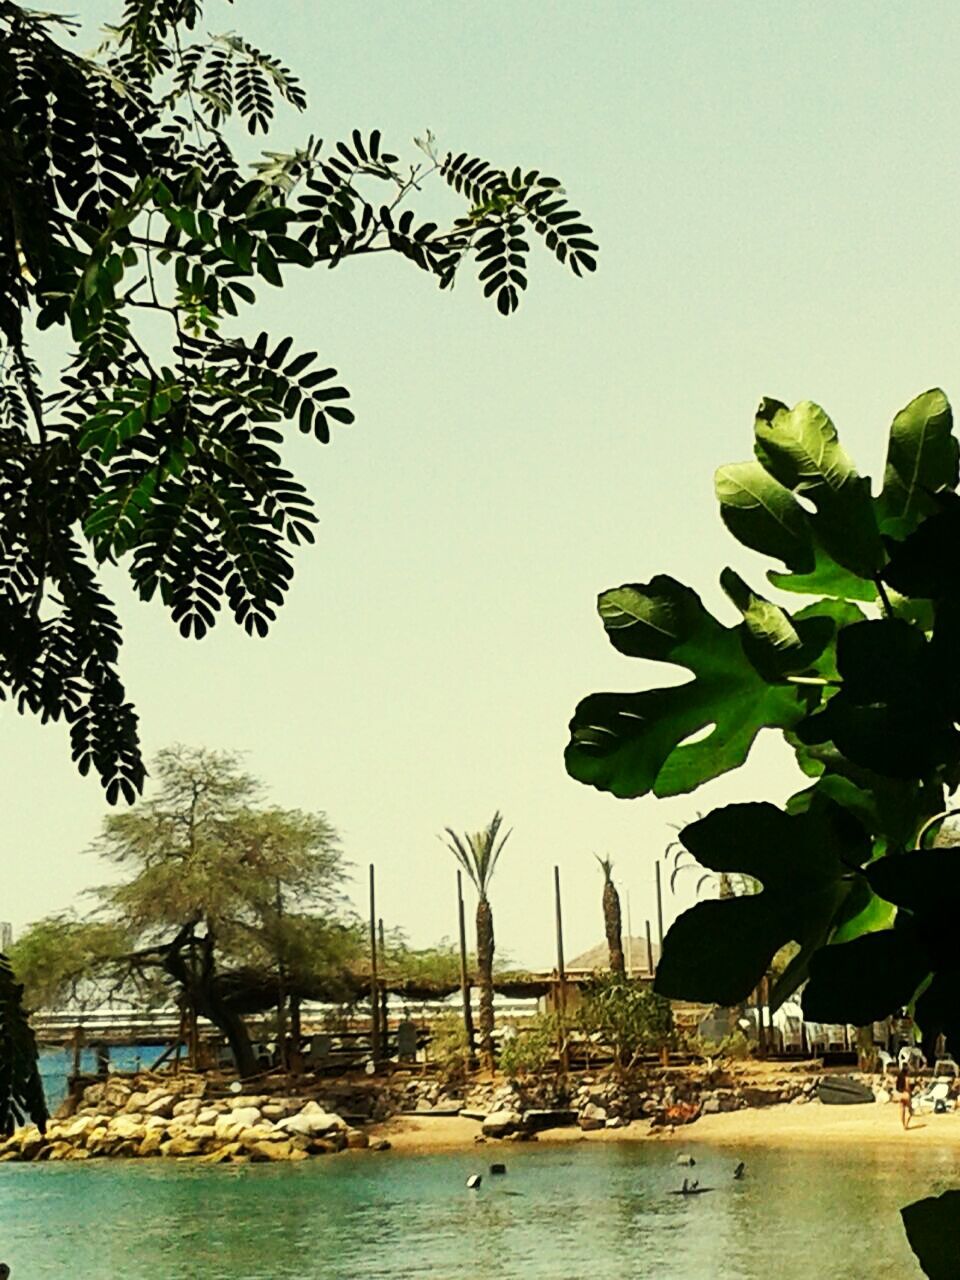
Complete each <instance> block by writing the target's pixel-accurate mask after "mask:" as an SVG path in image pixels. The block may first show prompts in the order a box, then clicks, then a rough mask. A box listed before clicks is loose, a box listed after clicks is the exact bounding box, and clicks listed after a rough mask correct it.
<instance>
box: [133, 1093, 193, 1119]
mask: <svg viewBox="0 0 960 1280" xmlns="http://www.w3.org/2000/svg"><path fill="white" fill-rule="evenodd" d="M176 1102H177V1100H176V1098H175V1097H174V1096H173V1095H172V1094H170V1093H165V1094H164V1095H163V1097H161V1098H155V1099H154V1100H153V1102H148V1103H147V1105H146V1106H145V1107H144V1108H143V1111H144V1114H145V1115H148V1116H163V1117H165V1118H167V1119H169V1118H170V1117H171V1116H172V1115H173V1108H174V1107H175V1106H176ZM185 1118H186V1119H189V1115H188V1116H186V1117H185Z"/></svg>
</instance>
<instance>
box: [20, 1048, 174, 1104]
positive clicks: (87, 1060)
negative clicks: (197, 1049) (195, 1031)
mask: <svg viewBox="0 0 960 1280" xmlns="http://www.w3.org/2000/svg"><path fill="white" fill-rule="evenodd" d="M163 1049H164V1046H163V1045H159V1044H135V1045H120V1046H114V1047H112V1048H111V1050H110V1063H111V1065H112V1066H113V1067H114V1068H115V1069H116V1070H117V1071H137V1070H138V1069H139V1068H140V1067H141V1066H147V1067H149V1066H150V1065H151V1064H152V1063H154V1062H156V1060H157V1058H159V1057H160V1055H161V1053H163ZM39 1057H40V1078H41V1080H42V1081H43V1092H44V1094H45V1095H46V1099H47V1106H48V1107H49V1108H50V1110H51V1111H53V1110H55V1109H56V1107H57V1106H59V1104H60V1103H61V1102H62V1101H63V1100H64V1098H65V1097H66V1096H67V1077H68V1076H69V1074H70V1073H71V1072H72V1071H73V1050H72V1049H49V1048H48V1049H41V1050H40V1055H39ZM80 1070H81V1071H83V1072H86V1073H87V1074H90V1075H93V1074H95V1073H96V1070H97V1055H96V1053H95V1052H94V1051H93V1049H84V1050H82V1051H81V1054H80Z"/></svg>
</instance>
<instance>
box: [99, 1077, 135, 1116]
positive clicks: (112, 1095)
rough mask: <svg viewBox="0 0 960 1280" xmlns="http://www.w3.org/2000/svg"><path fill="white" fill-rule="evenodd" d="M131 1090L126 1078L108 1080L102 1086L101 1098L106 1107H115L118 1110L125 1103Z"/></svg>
mask: <svg viewBox="0 0 960 1280" xmlns="http://www.w3.org/2000/svg"><path fill="white" fill-rule="evenodd" d="M132 1092H133V1086H132V1085H129V1084H127V1082H126V1080H108V1081H107V1082H106V1084H105V1085H104V1086H103V1093H102V1095H101V1099H102V1101H103V1102H105V1103H106V1105H107V1106H108V1107H116V1108H117V1110H119V1109H120V1108H121V1107H123V1106H125V1105H126V1101H127V1099H128V1098H129V1097H130V1094H131V1093H132Z"/></svg>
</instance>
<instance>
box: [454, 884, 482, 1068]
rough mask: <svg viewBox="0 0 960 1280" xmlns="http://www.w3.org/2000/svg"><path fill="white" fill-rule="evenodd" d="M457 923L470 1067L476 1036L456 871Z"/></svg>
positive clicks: (473, 1062) (473, 1058)
mask: <svg viewBox="0 0 960 1280" xmlns="http://www.w3.org/2000/svg"><path fill="white" fill-rule="evenodd" d="M457 923H458V925H459V928H460V999H461V1000H462V1002H463V1029H464V1031H465V1033H466V1036H467V1056H468V1058H469V1061H470V1067H471V1069H473V1068H474V1067H475V1066H476V1064H477V1046H476V1037H475V1035H474V1030H473V1004H472V996H471V994H470V975H469V973H468V971H467V924H466V920H465V918H464V914H463V876H462V875H461V873H460V872H459V871H458V872H457Z"/></svg>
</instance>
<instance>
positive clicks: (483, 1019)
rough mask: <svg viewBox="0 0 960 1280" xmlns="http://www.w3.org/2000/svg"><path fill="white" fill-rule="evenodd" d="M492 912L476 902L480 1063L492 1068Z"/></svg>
mask: <svg viewBox="0 0 960 1280" xmlns="http://www.w3.org/2000/svg"><path fill="white" fill-rule="evenodd" d="M493 945H494V944H493V914H492V912H491V911H490V903H489V902H488V901H487V900H486V898H483V897H482V898H481V899H480V901H479V902H478V903H477V977H478V979H479V986H480V1019H479V1021H480V1065H481V1067H483V1068H484V1069H485V1070H487V1071H492V1070H493V1069H494V1060H493Z"/></svg>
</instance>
